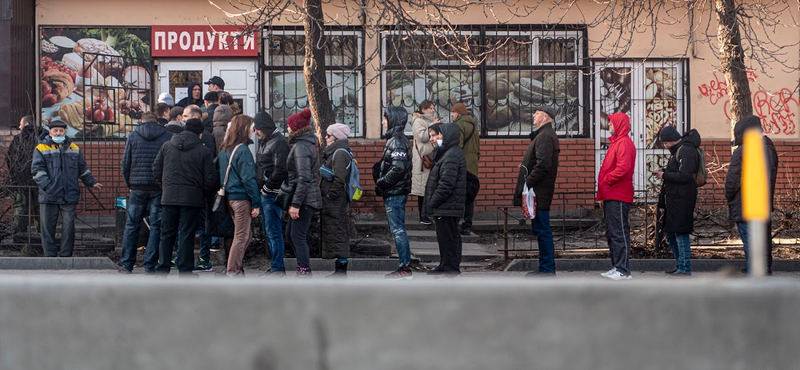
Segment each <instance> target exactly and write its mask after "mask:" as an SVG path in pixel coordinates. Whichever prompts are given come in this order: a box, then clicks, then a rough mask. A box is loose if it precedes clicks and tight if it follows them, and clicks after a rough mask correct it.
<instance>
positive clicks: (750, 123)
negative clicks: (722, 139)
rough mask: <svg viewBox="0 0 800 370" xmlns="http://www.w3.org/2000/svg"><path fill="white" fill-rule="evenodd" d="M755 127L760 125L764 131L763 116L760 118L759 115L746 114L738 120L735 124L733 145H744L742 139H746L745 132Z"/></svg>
mask: <svg viewBox="0 0 800 370" xmlns="http://www.w3.org/2000/svg"><path fill="white" fill-rule="evenodd" d="M753 127H758V128H759V129H760V130H762V131H763V129H762V127H761V118H758V116H754V115H749V116H745V117H742V119H740V120H739V122H736V125H735V126H733V145H735V146H739V145H742V141H743V140H744V132H745V131H747V129H749V128H753Z"/></svg>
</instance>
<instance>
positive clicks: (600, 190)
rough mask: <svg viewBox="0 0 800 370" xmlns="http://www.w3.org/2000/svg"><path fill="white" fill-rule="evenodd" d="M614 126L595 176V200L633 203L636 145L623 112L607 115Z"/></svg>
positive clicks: (626, 116) (628, 119) (628, 120)
mask: <svg viewBox="0 0 800 370" xmlns="http://www.w3.org/2000/svg"><path fill="white" fill-rule="evenodd" d="M608 120H609V121H610V122H611V125H613V127H614V135H613V136H611V138H610V141H611V145H610V146H609V147H608V151H607V152H606V157H605V159H603V165H602V166H600V173H599V174H598V176H597V197H596V198H595V200H598V201H604V200H616V201H620V202H625V203H633V170H634V169H635V164H636V145H634V144H633V140H631V137H630V136H628V133H630V132H631V122H630V118H628V115H627V114H625V113H614V114H612V115H610V116H608ZM537 195H538V193H537Z"/></svg>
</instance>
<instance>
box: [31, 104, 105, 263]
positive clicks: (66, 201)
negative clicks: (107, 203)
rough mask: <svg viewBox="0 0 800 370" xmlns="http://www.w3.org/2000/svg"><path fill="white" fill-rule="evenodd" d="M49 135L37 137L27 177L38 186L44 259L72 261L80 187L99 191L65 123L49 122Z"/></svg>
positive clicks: (101, 186)
mask: <svg viewBox="0 0 800 370" xmlns="http://www.w3.org/2000/svg"><path fill="white" fill-rule="evenodd" d="M49 127H50V132H49V133H48V134H47V135H44V136H41V137H40V139H39V144H37V145H36V149H34V150H33V160H32V162H31V175H33V180H34V181H36V184H37V185H39V217H40V221H39V225H40V226H41V229H42V249H44V255H45V257H72V249H73V247H74V246H75V217H76V215H75V206H77V204H78V200H80V196H81V188H80V185H78V179H81V181H82V182H83V185H84V186H87V187H92V188H94V189H96V190H100V189H102V188H103V185H101V184H100V183H99V182H97V180H95V179H94V177H93V176H92V171H89V168H88V167H86V159H84V158H83V153H81V151H80V148H78V146H77V145H75V143H74V142H72V140H71V139H70V138H69V137H68V136H67V123H66V122H64V121H62V120H58V119H57V120H53V121H52V122H50V124H49ZM59 214H61V245H60V246H57V245H56V242H55V237H56V222H57V221H58V215H59Z"/></svg>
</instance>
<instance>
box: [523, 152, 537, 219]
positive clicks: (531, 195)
mask: <svg viewBox="0 0 800 370" xmlns="http://www.w3.org/2000/svg"><path fill="white" fill-rule="evenodd" d="M519 166H520V167H522V168H524V169H525V178H524V180H523V181H525V180H527V178H528V167H525V166H524V165H522V164H520V165H519ZM522 215H523V216H525V218H527V219H529V220H533V219H534V218H536V193H535V192H534V191H533V189H532V188H529V187H528V183H527V182H526V183H524V184H523V185H522Z"/></svg>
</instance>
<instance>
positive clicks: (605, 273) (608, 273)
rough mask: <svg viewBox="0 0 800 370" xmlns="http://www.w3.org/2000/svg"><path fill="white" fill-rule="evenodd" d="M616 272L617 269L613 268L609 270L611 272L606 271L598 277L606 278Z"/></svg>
mask: <svg viewBox="0 0 800 370" xmlns="http://www.w3.org/2000/svg"><path fill="white" fill-rule="evenodd" d="M616 271H617V268H616V267H614V268H613V269H611V270H608V271H606V272H604V273H602V274H600V276H602V277H608V275H611V274H613V273H614V272H616Z"/></svg>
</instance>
